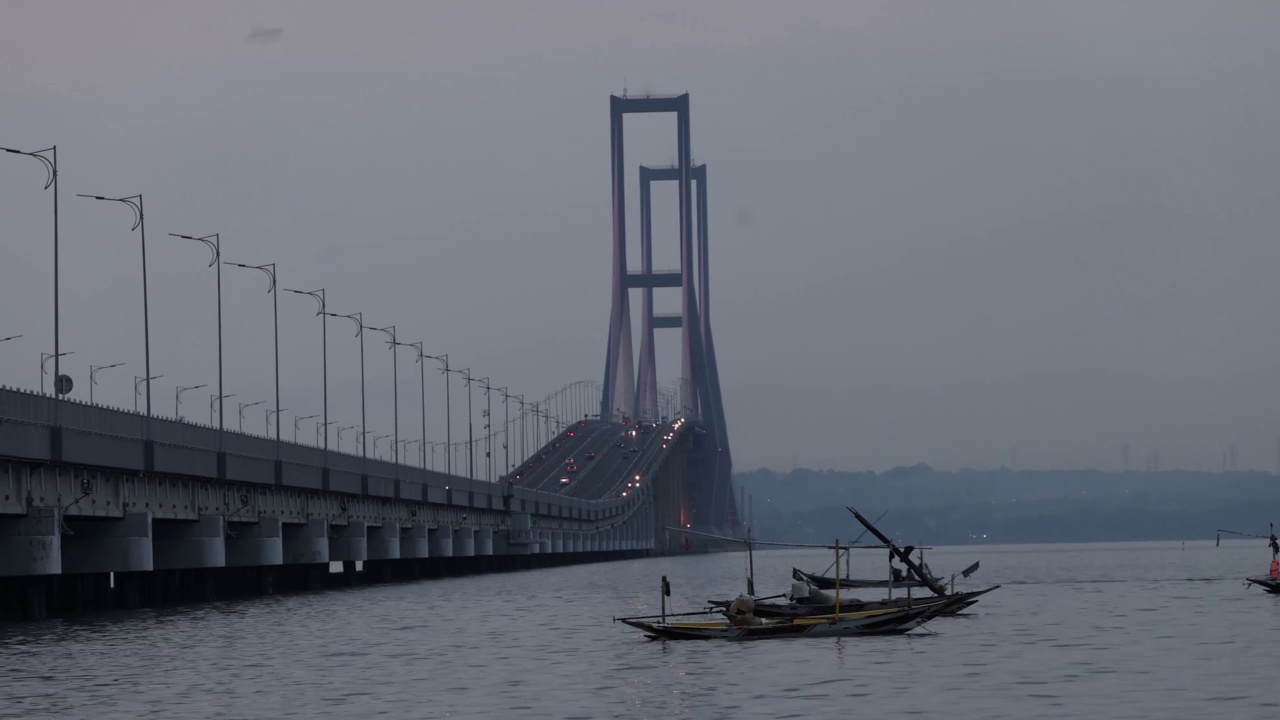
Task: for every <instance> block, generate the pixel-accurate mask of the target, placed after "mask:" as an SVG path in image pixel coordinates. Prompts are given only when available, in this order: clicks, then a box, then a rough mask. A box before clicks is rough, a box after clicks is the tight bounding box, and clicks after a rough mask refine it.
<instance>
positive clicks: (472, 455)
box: [457, 368, 476, 480]
mask: <svg viewBox="0 0 1280 720" xmlns="http://www.w3.org/2000/svg"><path fill="white" fill-rule="evenodd" d="M457 373H458V374H459V375H461V376H463V377H464V378H466V379H467V477H469V478H471V479H472V480H475V479H476V448H475V445H473V444H472V443H474V442H475V440H474V439H473V435H472V433H473V430H474V428H475V426H474V423H473V422H472V420H471V368H463V369H462V370H458V371H457Z"/></svg>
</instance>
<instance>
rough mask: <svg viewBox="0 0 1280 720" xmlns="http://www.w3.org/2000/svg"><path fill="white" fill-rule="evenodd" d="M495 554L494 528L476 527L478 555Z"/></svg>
mask: <svg viewBox="0 0 1280 720" xmlns="http://www.w3.org/2000/svg"><path fill="white" fill-rule="evenodd" d="M492 554H493V529H492V528H477V529H476V555H492Z"/></svg>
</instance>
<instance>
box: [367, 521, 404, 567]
mask: <svg viewBox="0 0 1280 720" xmlns="http://www.w3.org/2000/svg"><path fill="white" fill-rule="evenodd" d="M368 531H369V534H368V538H367V547H368V554H369V559H370V560H399V559H400V523H384V524H383V525H382V526H381V527H371V528H369V529H368Z"/></svg>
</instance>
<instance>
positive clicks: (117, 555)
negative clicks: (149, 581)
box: [62, 512, 155, 574]
mask: <svg viewBox="0 0 1280 720" xmlns="http://www.w3.org/2000/svg"><path fill="white" fill-rule="evenodd" d="M153 569H155V562H154V556H153V552H152V542H151V513H149V512H140V513H128V514H126V515H125V516H124V518H123V519H120V520H116V519H103V520H99V519H93V520H67V521H66V532H64V533H63V536H62V572H64V573H68V574H73V573H109V572H117V573H119V572H147V571H150V570H153Z"/></svg>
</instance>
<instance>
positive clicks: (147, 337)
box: [55, 193, 155, 443]
mask: <svg viewBox="0 0 1280 720" xmlns="http://www.w3.org/2000/svg"><path fill="white" fill-rule="evenodd" d="M76 197H82V198H89V199H90V200H105V201H109V202H118V203H121V204H122V205H127V206H128V207H129V209H130V210H132V211H133V227H132V228H130V229H129V232H133V231H134V230H139V229H140V230H141V233H140V236H139V237H140V238H141V240H142V348H143V349H142V352H143V359H144V362H143V368H142V372H143V373H144V374H143V377H144V378H145V380H144V382H146V384H147V423H146V427H147V442H148V443H150V442H151V381H152V380H153V379H155V378H154V377H153V376H152V375H151V309H150V307H149V304H148V302H147V224H146V216H145V215H143V212H142V194H141V193H139V194H137V195H129V196H126V197H119V198H109V197H103V196H101V195H77V196H76ZM55 351H56V350H55ZM55 372H57V371H56V370H55Z"/></svg>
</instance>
